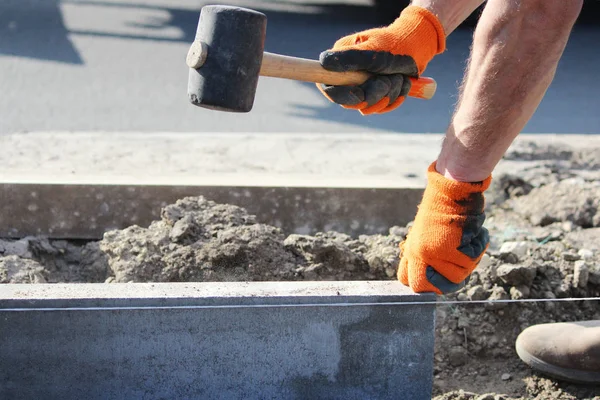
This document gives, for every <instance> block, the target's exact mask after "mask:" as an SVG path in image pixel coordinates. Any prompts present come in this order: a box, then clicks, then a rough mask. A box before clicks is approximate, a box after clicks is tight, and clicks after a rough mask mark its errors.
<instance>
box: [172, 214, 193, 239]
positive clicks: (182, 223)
mask: <svg viewBox="0 0 600 400" xmlns="http://www.w3.org/2000/svg"><path fill="white" fill-rule="evenodd" d="M198 231H199V228H198V226H197V225H196V224H194V219H193V217H192V216H191V215H186V216H184V217H183V218H181V219H180V220H178V221H177V222H175V224H174V225H173V229H171V232H170V233H169V238H170V239H171V240H172V241H173V242H178V243H184V242H193V241H194V240H195V239H197V236H198V233H199V232H198Z"/></svg>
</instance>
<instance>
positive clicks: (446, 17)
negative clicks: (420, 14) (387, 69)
mask: <svg viewBox="0 0 600 400" xmlns="http://www.w3.org/2000/svg"><path fill="white" fill-rule="evenodd" d="M483 2H484V0H412V1H411V4H412V5H413V6H418V7H422V8H425V9H427V10H429V11H431V12H432V13H433V14H434V15H435V16H437V17H438V18H439V20H440V22H441V23H442V26H443V27H444V31H445V32H446V36H448V35H450V34H451V33H452V32H453V31H454V30H455V29H456V28H457V27H458V26H459V25H460V24H461V23H462V22H463V21H464V20H465V19H467V17H468V16H469V15H471V13H472V12H473V11H475V10H476V9H477V7H479V6H480V5H481V4H483Z"/></svg>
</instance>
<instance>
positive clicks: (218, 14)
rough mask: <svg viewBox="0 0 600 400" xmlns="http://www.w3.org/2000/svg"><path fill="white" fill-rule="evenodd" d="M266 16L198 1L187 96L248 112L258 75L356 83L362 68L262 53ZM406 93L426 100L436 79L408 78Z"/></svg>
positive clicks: (205, 104)
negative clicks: (333, 67) (328, 65)
mask: <svg viewBox="0 0 600 400" xmlns="http://www.w3.org/2000/svg"><path fill="white" fill-rule="evenodd" d="M266 30H267V16H266V15H265V14H263V13H260V12H257V11H254V10H249V9H246V8H241V7H233V6H221V5H213V6H204V7H203V8H202V10H201V11H200V18H199V21H198V28H197V30H196V37H195V39H194V43H192V45H191V46H190V49H189V51H188V54H187V59H186V63H187V65H188V67H190V71H189V78H188V97H189V100H190V102H191V103H192V104H194V105H197V106H199V107H203V108H208V109H211V110H219V111H231V112H249V111H250V110H252V106H253V104H254V96H255V94H256V87H257V85H258V77H259V76H270V77H275V78H285V79H294V80H298V81H304V82H314V83H323V84H326V85H338V86H343V85H359V84H361V83H363V82H365V81H366V80H367V79H368V78H369V77H370V76H371V75H370V74H369V73H366V72H360V71H358V72H332V71H328V70H326V69H324V68H323V67H322V66H321V64H320V63H319V62H318V61H316V60H308V59H305V58H296V57H288V56H283V55H278V54H272V53H267V52H264V44H265V36H266ZM410 79H411V83H412V86H411V89H410V92H409V93H408V95H409V96H411V97H416V98H421V99H430V98H431V97H433V95H434V93H435V90H436V87H437V84H436V82H435V81H434V80H433V79H431V78H423V77H422V78H419V79H415V78H410Z"/></svg>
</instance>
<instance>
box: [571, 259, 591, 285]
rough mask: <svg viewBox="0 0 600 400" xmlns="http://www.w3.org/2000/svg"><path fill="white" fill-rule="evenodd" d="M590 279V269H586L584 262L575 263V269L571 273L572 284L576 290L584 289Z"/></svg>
mask: <svg viewBox="0 0 600 400" xmlns="http://www.w3.org/2000/svg"><path fill="white" fill-rule="evenodd" d="M589 277H590V269H589V268H588V266H587V264H586V263H585V261H583V260H580V261H576V262H575V268H574V272H573V284H574V286H575V287H578V288H585V287H586V286H587V285H588V281H589Z"/></svg>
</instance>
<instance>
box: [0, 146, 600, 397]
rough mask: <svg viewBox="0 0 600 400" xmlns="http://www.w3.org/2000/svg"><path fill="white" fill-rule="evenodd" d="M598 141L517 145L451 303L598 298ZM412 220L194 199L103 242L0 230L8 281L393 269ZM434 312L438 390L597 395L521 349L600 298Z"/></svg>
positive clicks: (0, 274)
mask: <svg viewBox="0 0 600 400" xmlns="http://www.w3.org/2000/svg"><path fill="white" fill-rule="evenodd" d="M598 151H599V149H587V150H585V151H583V150H582V151H575V150H571V149H565V148H552V147H544V148H541V147H539V146H535V145H527V144H526V145H525V146H523V147H522V148H520V149H517V150H514V151H513V152H511V153H508V154H507V158H508V159H512V158H514V159H517V158H518V159H522V160H528V161H533V164H530V165H529V166H528V167H527V168H525V169H523V170H521V171H519V172H518V173H514V174H505V175H502V176H497V177H495V179H494V182H493V185H492V187H491V188H490V190H489V191H488V192H487V195H486V199H487V214H488V215H487V220H486V227H487V228H488V229H489V230H490V234H491V243H490V248H489V250H488V252H487V254H486V255H485V256H484V258H483V260H482V262H481V264H480V265H479V267H478V268H477V270H476V271H475V272H474V273H473V275H472V277H471V279H470V281H469V283H468V285H467V286H466V287H465V288H464V289H463V290H461V291H460V292H458V293H454V294H452V295H448V296H445V297H444V298H443V299H447V300H462V301H481V300H496V299H515V300H520V299H522V300H526V299H560V298H571V297H576V298H582V297H598V296H600V184H599V183H598V182H600V161H598V160H600V153H598ZM407 230H408V228H407V227H393V228H391V229H390V231H389V234H388V235H370V236H360V237H357V238H352V237H350V236H348V235H345V234H343V233H339V232H324V233H316V234H315V235H289V236H286V235H284V234H283V233H282V232H281V231H280V230H279V229H278V228H276V227H273V226H269V225H266V224H263V223H260V222H259V221H256V219H255V217H254V216H252V215H249V214H248V213H247V212H246V210H244V209H242V208H239V207H236V206H233V205H225V204H216V203H214V202H211V201H209V200H207V199H204V198H201V197H200V198H197V197H194V198H185V199H181V200H179V201H177V202H176V203H175V204H172V205H169V206H167V207H165V208H164V209H163V210H162V214H161V219H160V220H158V221H155V222H153V223H152V224H151V225H150V226H149V227H148V228H142V227H139V226H132V227H129V228H127V229H123V230H118V231H111V232H107V233H106V234H105V236H104V238H103V240H101V241H99V242H90V243H76V242H66V241H52V240H47V239H44V238H25V239H22V240H20V241H2V240H0V282H2V283H18V282H25V283H41V282H62V281H64V282H148V281H151V282H176V281H242V280H302V279H310V280H365V279H368V280H381V279H395V272H396V268H397V265H398V260H399V255H400V254H399V249H398V244H399V243H400V242H401V241H402V240H403V239H404V237H405V235H406V232H407ZM436 318H437V321H436V348H435V371H434V372H435V379H434V393H435V395H436V396H437V397H436V399H438V400H442V399H444V400H458V399H469V400H471V399H477V400H491V399H507V400H508V399H595V400H600V388H598V387H586V386H582V385H569V384H566V383H560V382H557V381H553V380H551V379H548V378H545V377H541V376H537V375H536V374H533V373H532V371H531V370H530V369H529V368H528V367H526V366H525V365H524V364H523V363H522V362H520V360H519V359H518V357H517V356H516V353H515V351H514V341H515V339H516V337H517V335H518V334H519V333H520V332H521V331H522V330H523V329H524V328H526V327H527V326H530V325H532V324H536V323H543V322H553V321H576V320H585V319H600V302H598V301H579V302H531V303H518V304H500V303H495V304H489V303H488V304H479V303H469V304H460V305H439V306H438V308H437V317H436ZM459 389H461V390H462V391H459V392H457V391H456V390H459Z"/></svg>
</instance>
